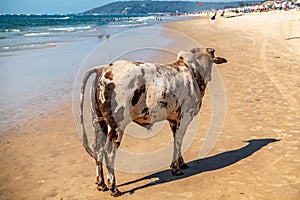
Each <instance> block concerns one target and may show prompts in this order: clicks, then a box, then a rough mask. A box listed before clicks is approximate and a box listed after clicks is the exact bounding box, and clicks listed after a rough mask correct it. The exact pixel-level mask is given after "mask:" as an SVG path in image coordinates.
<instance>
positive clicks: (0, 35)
mask: <svg viewBox="0 0 300 200" xmlns="http://www.w3.org/2000/svg"><path fill="white" fill-rule="evenodd" d="M174 19H175V18H171V17H164V21H170V20H174ZM156 23H158V22H157V20H156V17H155V16H129V17H127V16H126V17H124V16H113V15H112V16H104V15H76V14H74V15H0V56H3V53H8V52H14V51H20V50H30V49H39V48H46V47H53V46H56V45H57V44H61V43H65V42H69V41H73V40H81V39H82V37H94V36H99V35H107V34H115V33H118V32H120V31H123V30H125V29H128V28H132V27H140V26H147V25H151V24H156ZM4 55H7V54H4Z"/></svg>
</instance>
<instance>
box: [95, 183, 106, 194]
mask: <svg viewBox="0 0 300 200" xmlns="http://www.w3.org/2000/svg"><path fill="white" fill-rule="evenodd" d="M97 189H98V190H99V191H102V192H105V191H107V190H108V187H107V186H106V185H105V184H102V185H98V186H97Z"/></svg>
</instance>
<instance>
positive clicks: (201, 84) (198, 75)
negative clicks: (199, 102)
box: [193, 69, 207, 97]
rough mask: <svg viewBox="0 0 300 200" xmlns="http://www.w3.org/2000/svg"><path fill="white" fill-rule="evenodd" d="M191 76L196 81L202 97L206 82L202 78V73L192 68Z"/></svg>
mask: <svg viewBox="0 0 300 200" xmlns="http://www.w3.org/2000/svg"><path fill="white" fill-rule="evenodd" d="M193 76H194V78H195V80H196V82H197V85H198V88H199V91H200V95H201V96H202V97H203V95H204V93H205V89H206V86H207V83H206V81H205V79H204V78H203V75H202V74H201V73H200V72H199V71H197V70H196V69H193Z"/></svg>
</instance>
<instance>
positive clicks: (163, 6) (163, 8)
mask: <svg viewBox="0 0 300 200" xmlns="http://www.w3.org/2000/svg"><path fill="white" fill-rule="evenodd" d="M241 2H242V1H241ZM241 2H237V1H235V2H202V6H201V7H200V6H199V3H200V1H194V2H193V1H149V0H148V1H119V2H113V3H110V4H107V5H104V6H101V7H97V8H93V9H91V10H88V11H86V12H84V13H83V14H103V15H132V14H149V13H190V12H197V11H201V10H202V11H203V10H211V9H224V8H225V7H229V6H231V7H238V6H239V5H240V4H241ZM247 2H248V3H251V2H252V3H253V2H259V1H258V0H257V1H247Z"/></svg>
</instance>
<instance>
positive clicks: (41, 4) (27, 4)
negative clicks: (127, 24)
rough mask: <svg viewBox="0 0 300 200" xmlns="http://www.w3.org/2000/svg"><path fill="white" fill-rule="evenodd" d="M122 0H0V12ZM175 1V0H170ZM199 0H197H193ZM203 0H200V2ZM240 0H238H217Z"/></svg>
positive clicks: (63, 9)
mask: <svg viewBox="0 0 300 200" xmlns="http://www.w3.org/2000/svg"><path fill="white" fill-rule="evenodd" d="M116 1H120V0H0V13H16V14H71V13H80V12H83V11H86V10H89V9H92V8H95V7H99V6H102V5H105V4H108V3H111V2H116ZM168 1H175V0H168ZM193 1H197V0H193ZM200 1H201V0H199V2H200ZM203 1H213V0H203ZM216 1H238V0H216Z"/></svg>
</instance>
